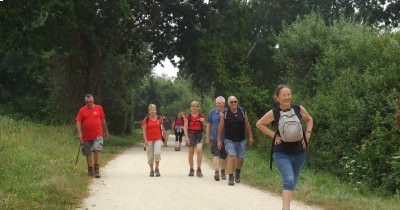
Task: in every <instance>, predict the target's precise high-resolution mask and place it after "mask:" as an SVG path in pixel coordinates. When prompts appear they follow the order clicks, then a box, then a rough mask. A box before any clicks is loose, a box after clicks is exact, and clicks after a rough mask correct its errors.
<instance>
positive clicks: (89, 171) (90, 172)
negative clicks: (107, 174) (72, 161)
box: [87, 166, 94, 176]
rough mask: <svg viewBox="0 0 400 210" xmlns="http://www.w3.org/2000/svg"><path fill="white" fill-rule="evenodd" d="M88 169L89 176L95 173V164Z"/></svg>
mask: <svg viewBox="0 0 400 210" xmlns="http://www.w3.org/2000/svg"><path fill="white" fill-rule="evenodd" d="M87 170H88V175H89V176H93V175H94V174H93V166H88V168H87Z"/></svg>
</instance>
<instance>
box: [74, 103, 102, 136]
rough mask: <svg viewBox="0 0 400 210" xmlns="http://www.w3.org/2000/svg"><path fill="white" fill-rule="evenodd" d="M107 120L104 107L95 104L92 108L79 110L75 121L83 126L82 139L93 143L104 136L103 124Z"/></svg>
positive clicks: (84, 107)
mask: <svg viewBox="0 0 400 210" xmlns="http://www.w3.org/2000/svg"><path fill="white" fill-rule="evenodd" d="M104 119H105V114H104V111H103V107H101V106H100V105H96V104H93V106H92V108H89V107H87V106H83V107H82V108H80V109H79V112H78V114H77V115H76V118H75V120H76V121H78V122H80V123H81V124H82V139H83V140H84V141H93V140H95V139H96V137H99V136H102V135H103V125H102V122H103V120H104Z"/></svg>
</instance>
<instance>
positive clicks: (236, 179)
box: [235, 169, 240, 183]
mask: <svg viewBox="0 0 400 210" xmlns="http://www.w3.org/2000/svg"><path fill="white" fill-rule="evenodd" d="M235 182H236V183H240V169H236V174H235Z"/></svg>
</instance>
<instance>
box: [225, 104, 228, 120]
mask: <svg viewBox="0 0 400 210" xmlns="http://www.w3.org/2000/svg"><path fill="white" fill-rule="evenodd" d="M227 113H228V108H226V107H225V108H224V119H225V120H226V114H227Z"/></svg>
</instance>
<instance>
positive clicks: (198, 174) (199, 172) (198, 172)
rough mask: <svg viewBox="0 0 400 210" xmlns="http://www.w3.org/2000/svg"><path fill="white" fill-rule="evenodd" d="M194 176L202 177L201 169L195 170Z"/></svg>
mask: <svg viewBox="0 0 400 210" xmlns="http://www.w3.org/2000/svg"><path fill="white" fill-rule="evenodd" d="M196 176H198V177H203V173H201V169H200V168H198V169H197V171H196Z"/></svg>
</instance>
